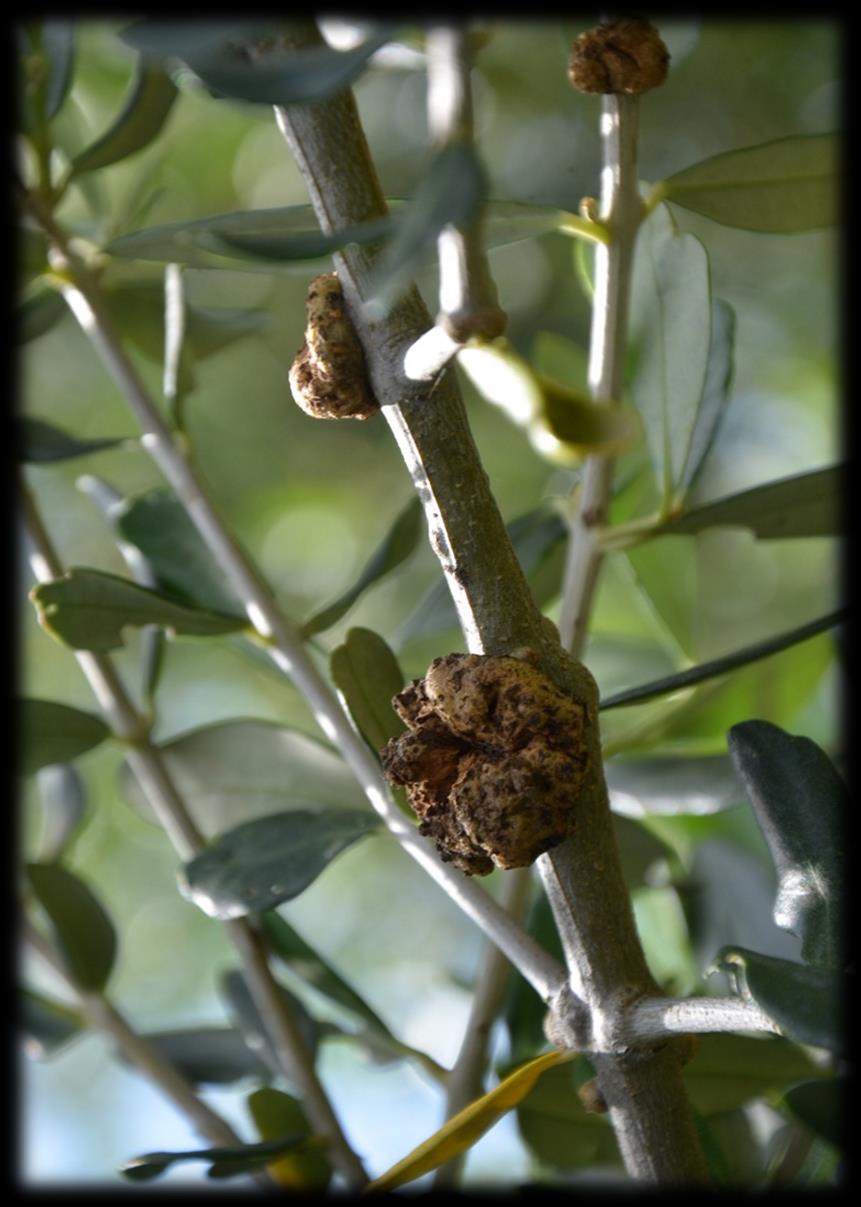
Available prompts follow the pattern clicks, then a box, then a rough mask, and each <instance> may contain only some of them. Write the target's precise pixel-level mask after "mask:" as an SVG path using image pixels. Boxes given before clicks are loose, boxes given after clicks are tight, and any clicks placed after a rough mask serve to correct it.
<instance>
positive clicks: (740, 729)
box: [727, 721, 850, 967]
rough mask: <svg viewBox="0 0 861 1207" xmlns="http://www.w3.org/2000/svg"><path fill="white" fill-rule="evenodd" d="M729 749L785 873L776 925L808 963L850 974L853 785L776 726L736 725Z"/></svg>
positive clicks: (810, 745) (819, 753)
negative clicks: (796, 939) (847, 932)
mask: <svg viewBox="0 0 861 1207" xmlns="http://www.w3.org/2000/svg"><path fill="white" fill-rule="evenodd" d="M727 741H728V746H729V752H730V755H731V756H732V759H733V762H734V763H735V765H736V768H737V770H738V773H739V775H740V776H741V778H742V780H743V782H744V785H745V788H746V790H747V794H748V796H749V797H750V801H751V804H752V805H753V808H754V811H755V813H756V819H757V821H758V822H759V826H760V829H761V830H762V832H763V835H764V836H765V840H766V842H767V843H768V846H769V850H770V851H771V857H772V859H773V860H774V866H775V869H776V871H777V876H778V890H777V897H776V899H775V902H774V920H775V922H776V923H777V925H778V926H781V927H783V929H784V930H789V931H792V933H793V934H797V935H799V936H800V937H801V939H802V955H803V957H804V959H805V960H806V961H807V962H808V963H811V964H824V965H827V966H830V967H840V966H842V964H843V943H844V936H843V935H842V934H841V924H842V909H843V903H844V899H845V896H844V895H845V892H846V889H845V883H844V877H845V873H846V867H845V851H844V841H845V839H844V835H845V833H846V831H845V826H846V821H847V819H848V817H849V809H850V804H849V795H848V792H847V790H846V785H845V784H844V782H843V780H842V779H841V778H840V776H839V775H838V774H837V771H836V770H835V768H834V764H833V763H832V762H831V760H830V759H829V758H828V756H827V755H826V754H825V752H824V751H823V750H820V748H819V747H818V746H817V745H816V743H815V742H811V741H810V739H809V738H803V737H793V736H792V735H791V734H788V733H786V732H785V731H784V730H782V729H780V728H779V727H778V726H777V725H772V724H771V723H770V722H769V721H745V722H743V723H742V724H740V725H734V726H733V728H732V729H731V730H730V731H729V734H728V738H727Z"/></svg>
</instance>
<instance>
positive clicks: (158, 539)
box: [112, 490, 242, 618]
mask: <svg viewBox="0 0 861 1207" xmlns="http://www.w3.org/2000/svg"><path fill="white" fill-rule="evenodd" d="M112 518H113V520H114V523H115V524H116V526H117V529H118V531H119V532H120V534H121V535H122V537H123V539H124V540H126V541H129V542H130V543H131V544H132V545H134V546H135V548H137V549H139V550H140V552H141V553H142V554H143V556H144V557H145V558H146V560H147V562H148V563H149V566H150V568H151V569H152V571H153V573H154V574H155V577H156V581H157V582H158V585H159V587H160V588H161V589H162V590H164V591H169V592H171V593H172V594H173V595H175V596H176V597H177V599H179V600H180V601H181V602H183V603H187V604H190V605H193V606H194V607H203V608H209V609H211V610H212V611H214V612H222V613H225V614H226V615H232V616H236V617H237V618H238V617H240V616H241V615H242V605H241V604H240V603H239V601H238V600H237V598H236V595H235V594H234V592H233V590H232V588H231V587H230V584H229V583H228V581H227V579H226V577H225V575H224V573H223V571H222V570H221V568H220V567H219V566H218V565H217V563H216V562H215V560H214V559H213V557H212V554H211V553H210V552H209V549H208V548H207V546H206V545H204V543H203V539H202V537H201V535H200V533H199V532H198V530H197V528H196V527H195V525H194V524H193V523H192V521H191V520H190V519H189V516H188V512H187V511H186V509H185V508H184V507H183V506H182V504H181V503H180V502H179V500H178V499H177V498H176V496H175V495H173V494H172V493H171V492H170V491H168V490H150V491H147V492H146V494H142V495H136V496H134V497H133V498H130V499H128V500H126V503H125V505H124V506H122V507H118V508H117V510H116V511H115V513H114V514H113V517H112Z"/></svg>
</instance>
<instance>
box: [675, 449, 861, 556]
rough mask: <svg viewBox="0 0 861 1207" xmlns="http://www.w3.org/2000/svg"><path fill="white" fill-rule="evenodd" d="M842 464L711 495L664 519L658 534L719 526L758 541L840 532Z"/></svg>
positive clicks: (843, 476)
mask: <svg viewBox="0 0 861 1207" xmlns="http://www.w3.org/2000/svg"><path fill="white" fill-rule="evenodd" d="M845 474H846V470H845V467H844V466H843V465H829V466H828V467H827V468H825V469H815V470H811V471H809V472H808V473H804V474H794V475H793V476H792V477H789V478H777V479H775V481H773V482H766V483H765V484H764V485H762V486H754V487H752V488H751V489H750V490H743V491H740V492H739V493H738V494H735V495H727V496H726V497H725V498H723V499H715V501H714V502H712V503H705V504H703V506H702V507H695V508H693V509H692V510H691V511H684V512H682V514H681V515H679V516H677V517H676V518H675V519H672V520H669V521H668V522H667V523H666V524H664V525H663V526H662V527H661V528H660V529H659V531H660V533H661V534H664V533H668V534H671V535H676V534H677V533H686V534H689V533H694V532H702V531H703V530H704V529H706V528H714V527H718V526H720V525H736V526H738V527H742V528H749V529H750V530H751V532H753V534H754V535H755V536H757V537H759V538H760V539H762V540H765V539H770V540H779V539H783V538H787V537H801V536H839V535H841V533H842V532H843V531H844V525H843V523H842V517H841V514H840V512H841V504H842V503H843V500H844V498H845V495H844V491H845Z"/></svg>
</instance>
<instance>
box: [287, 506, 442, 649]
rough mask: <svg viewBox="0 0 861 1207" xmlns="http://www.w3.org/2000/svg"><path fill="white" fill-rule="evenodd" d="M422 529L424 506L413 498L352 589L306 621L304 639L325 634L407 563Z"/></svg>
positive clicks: (303, 630) (303, 627)
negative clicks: (382, 580)
mask: <svg viewBox="0 0 861 1207" xmlns="http://www.w3.org/2000/svg"><path fill="white" fill-rule="evenodd" d="M422 527H423V526H422V507H421V503H420V502H419V500H418V499H417V498H412V499H410V501H409V503H407V505H406V507H405V508H404V509H403V510H402V511H401V512H400V514H399V515H398V517H397V519H396V520H395V522H394V523H393V524H392V526H391V528H390V529H389V530H388V532H387V533H386V535H385V536H384V537H383V540H382V542H381V543H380V545H379V547H378V548H377V549H376V550H375V552H374V553H373V554H372V556H371V558H370V560H369V561H368V563H367V565H366V566H365V567H364V569H363V570H362V572H361V574H360V575H359V577H358V578H357V579H356V581H355V583H354V584H353V585H352V587H350V588H349V589H348V590H347V591H345V592H344V594H343V595H341V596H339V598H338V599H336V600H335V601H334V603H331V604H329V605H328V606H327V607H325V608H323V609H322V611H320V612H316V613H315V614H314V615H313V616H312V617H311V618H310V620H306V621H305V623H304V625H303V626H302V635H303V637H306V638H307V637H313V636H314V634H315V633H322V632H324V631H325V630H326V629H330V628H331V627H332V625H333V624H337V623H338V621H339V620H340V619H341V617H342V616H344V615H345V614H346V613H347V612H349V610H350V608H352V606H353V604H354V603H355V602H356V600H357V599H359V598H360V597H361V596H362V595H363V594H364V592H365V591H367V589H368V587H371V586H373V584H374V583H376V582H379V581H380V579H381V578H385V576H386V575H387V574H389V573H391V571H392V570H395V569H396V568H397V567H398V566H400V565H401V563H402V562H405V561H406V560H407V558H408V557H409V556H410V554H411V553H412V552H413V550H414V549H415V547H416V545H417V544H418V541H419V538H420V536H421V534H422Z"/></svg>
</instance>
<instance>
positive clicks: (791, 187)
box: [658, 134, 839, 234]
mask: <svg viewBox="0 0 861 1207" xmlns="http://www.w3.org/2000/svg"><path fill="white" fill-rule="evenodd" d="M838 147H839V139H838V135H836V134H798V135H794V136H791V137H789V138H778V139H775V140H774V141H773V142H767V143H760V144H759V145H758V146H754V147H743V148H741V149H740V150H737V151H725V152H724V153H723V154H721V155H714V156H712V157H711V159H705V160H703V161H702V162H701V163H697V164H693V165H692V166H691V167H689V168H685V169H684V170H683V171H681V172H676V173H675V175H673V176H670V178H669V179H668V180H665V181H664V182H663V184H662V185H659V186H658V190H659V191H660V194H661V195H662V196H664V197H666V198H667V199H668V200H670V201H674V202H675V203H676V204H677V205H681V206H684V207H685V208H686V209H689V210H695V211H696V212H697V213H698V214H705V216H706V217H707V218H712V219H713V220H714V221H715V222H722V223H723V224H724V225H725V226H738V227H742V228H743V229H745V230H754V231H768V232H775V233H778V234H790V233H794V232H796V231H806V230H816V229H818V228H820V227H824V226H831V225H832V224H833V223H834V222H835V221H836V220H837V193H838V182H839V174H838V158H837V156H838Z"/></svg>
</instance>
